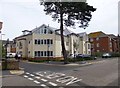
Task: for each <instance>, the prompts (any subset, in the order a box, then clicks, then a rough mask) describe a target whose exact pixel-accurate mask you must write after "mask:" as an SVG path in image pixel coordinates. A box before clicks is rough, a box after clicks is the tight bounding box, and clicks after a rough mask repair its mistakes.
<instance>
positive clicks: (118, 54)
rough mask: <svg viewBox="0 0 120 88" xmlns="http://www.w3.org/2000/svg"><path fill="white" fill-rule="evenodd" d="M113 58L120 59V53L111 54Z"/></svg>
mask: <svg viewBox="0 0 120 88" xmlns="http://www.w3.org/2000/svg"><path fill="white" fill-rule="evenodd" d="M111 56H112V57H120V53H119V52H117V53H111Z"/></svg>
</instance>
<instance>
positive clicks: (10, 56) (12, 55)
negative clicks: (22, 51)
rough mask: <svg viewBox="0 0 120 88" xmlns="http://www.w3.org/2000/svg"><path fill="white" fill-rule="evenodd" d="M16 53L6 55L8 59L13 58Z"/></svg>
mask: <svg viewBox="0 0 120 88" xmlns="http://www.w3.org/2000/svg"><path fill="white" fill-rule="evenodd" d="M15 54H16V53H7V57H8V58H14V57H15Z"/></svg>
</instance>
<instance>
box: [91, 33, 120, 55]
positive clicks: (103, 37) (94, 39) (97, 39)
mask: <svg viewBox="0 0 120 88" xmlns="http://www.w3.org/2000/svg"><path fill="white" fill-rule="evenodd" d="M89 41H90V42H91V52H92V54H95V53H99V52H100V53H105V52H108V53H112V52H118V43H117V42H118V41H117V37H116V36H115V35H113V34H110V35H107V34H105V33H103V32H102V31H99V32H93V33H90V34H89Z"/></svg>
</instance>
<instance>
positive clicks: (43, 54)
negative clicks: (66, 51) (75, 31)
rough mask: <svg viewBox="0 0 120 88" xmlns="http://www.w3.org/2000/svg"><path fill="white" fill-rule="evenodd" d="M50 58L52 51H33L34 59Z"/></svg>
mask: <svg viewBox="0 0 120 88" xmlns="http://www.w3.org/2000/svg"><path fill="white" fill-rule="evenodd" d="M48 56H50V57H52V56H53V51H35V57H48Z"/></svg>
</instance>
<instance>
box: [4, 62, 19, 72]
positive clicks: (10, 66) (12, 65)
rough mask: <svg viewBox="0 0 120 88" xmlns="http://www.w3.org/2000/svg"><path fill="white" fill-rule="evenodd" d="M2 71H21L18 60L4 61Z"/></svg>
mask: <svg viewBox="0 0 120 88" xmlns="http://www.w3.org/2000/svg"><path fill="white" fill-rule="evenodd" d="M6 62H7V63H6ZM6 64H7V65H6ZM6 66H7V68H6ZM2 70H19V62H18V61H17V60H7V61H5V60H3V61H2Z"/></svg>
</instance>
